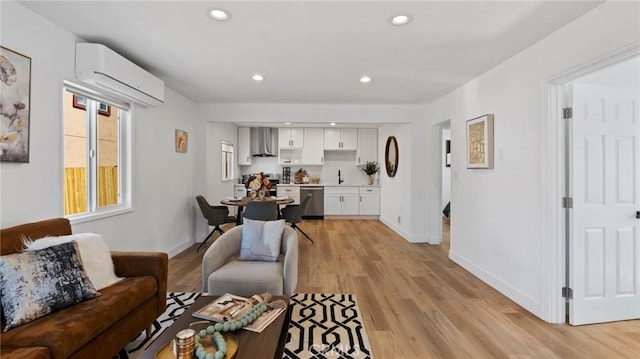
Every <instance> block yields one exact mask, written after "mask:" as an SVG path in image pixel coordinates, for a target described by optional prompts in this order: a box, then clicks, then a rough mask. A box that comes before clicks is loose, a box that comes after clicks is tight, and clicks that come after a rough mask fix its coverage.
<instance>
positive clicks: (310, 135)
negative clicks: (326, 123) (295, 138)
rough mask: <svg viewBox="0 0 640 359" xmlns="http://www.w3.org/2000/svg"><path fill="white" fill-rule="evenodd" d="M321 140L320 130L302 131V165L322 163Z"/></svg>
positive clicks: (309, 129)
mask: <svg viewBox="0 0 640 359" xmlns="http://www.w3.org/2000/svg"><path fill="white" fill-rule="evenodd" d="M323 138H324V130H323V129H322V128H305V129H304V148H303V149H302V164H305V165H322V164H323V163H324V148H323Z"/></svg>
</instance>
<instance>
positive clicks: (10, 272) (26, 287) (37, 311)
mask: <svg viewBox="0 0 640 359" xmlns="http://www.w3.org/2000/svg"><path fill="white" fill-rule="evenodd" d="M99 295H100V293H99V292H98V291H96V289H95V288H94V286H93V284H92V283H91V281H90V280H89V278H88V277H87V274H86V273H85V270H84V267H83V266H82V262H81V260H80V256H79V255H78V244H77V243H76V242H69V243H64V244H60V245H57V246H53V247H49V248H45V249H41V250H36V251H27V252H23V253H14V254H9V255H6V256H1V257H0V301H1V302H2V310H3V314H4V319H5V321H6V322H5V324H6V326H5V327H4V328H3V332H6V331H7V330H9V329H11V328H13V327H17V326H19V325H22V324H25V323H28V322H30V321H32V320H34V319H37V318H40V317H42V316H44V315H46V314H49V313H52V312H55V311H57V310H60V309H62V308H65V307H68V306H70V305H73V304H76V303H79V302H82V301H84V300H86V299H90V298H95V297H97V296H99Z"/></svg>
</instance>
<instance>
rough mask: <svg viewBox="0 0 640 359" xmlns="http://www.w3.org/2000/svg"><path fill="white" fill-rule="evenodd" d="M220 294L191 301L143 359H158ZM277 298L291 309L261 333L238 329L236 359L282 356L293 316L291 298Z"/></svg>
mask: <svg viewBox="0 0 640 359" xmlns="http://www.w3.org/2000/svg"><path fill="white" fill-rule="evenodd" d="M215 298H216V297H209V296H204V295H203V296H201V297H200V298H198V299H196V301H195V302H194V303H193V304H191V306H190V307H189V309H187V310H186V311H185V312H184V313H183V314H182V315H181V316H180V317H178V319H177V320H176V321H175V322H174V323H173V324H172V325H171V326H170V327H169V328H167V329H166V330H165V331H164V333H162V334H161V335H160V336H159V337H158V338H156V340H154V341H153V343H151V345H150V346H149V347H148V348H147V350H145V351H144V352H143V353H142V355H141V356H140V357H139V358H140V359H154V358H155V356H156V353H157V352H158V351H159V350H160V349H162V348H163V347H164V346H165V345H167V344H168V343H169V342H171V340H172V339H173V338H175V336H176V334H177V333H178V332H179V331H180V330H182V329H186V328H189V324H191V323H193V322H197V321H201V320H202V319H199V318H194V317H192V316H191V314H192V313H193V312H194V311H196V310H198V309H200V308H202V307H204V306H205V305H207V304H209V303H210V302H212V301H213V300H214V299H215ZM275 299H283V300H285V301H286V302H287V310H286V311H285V313H283V314H281V315H280V316H279V317H278V318H276V320H274V321H273V323H271V324H270V325H269V326H268V327H267V328H266V329H265V330H263V331H262V332H261V333H254V332H251V331H248V330H236V331H235V332H233V335H235V336H236V338H238V343H239V344H238V353H237V356H236V359H255V358H274V359H281V358H282V353H283V351H284V345H285V344H286V341H287V332H288V330H289V320H290V319H291V311H290V309H289V306H288V304H289V298H287V297H281V296H276V297H275Z"/></svg>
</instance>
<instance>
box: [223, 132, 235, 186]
mask: <svg viewBox="0 0 640 359" xmlns="http://www.w3.org/2000/svg"><path fill="white" fill-rule="evenodd" d="M222 181H233V144H232V143H229V142H226V141H222Z"/></svg>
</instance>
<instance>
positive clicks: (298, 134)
mask: <svg viewBox="0 0 640 359" xmlns="http://www.w3.org/2000/svg"><path fill="white" fill-rule="evenodd" d="M278 147H279V148H302V147H304V129H302V128H279V129H278Z"/></svg>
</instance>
